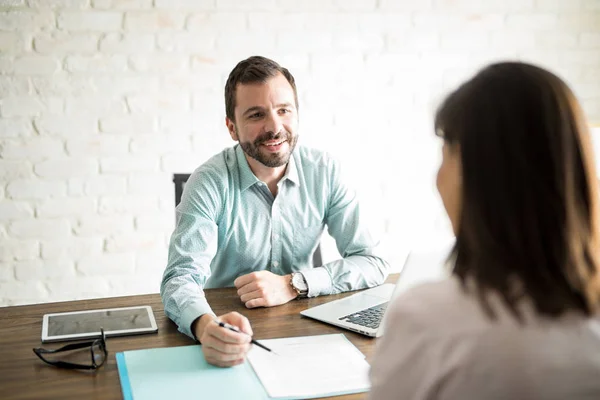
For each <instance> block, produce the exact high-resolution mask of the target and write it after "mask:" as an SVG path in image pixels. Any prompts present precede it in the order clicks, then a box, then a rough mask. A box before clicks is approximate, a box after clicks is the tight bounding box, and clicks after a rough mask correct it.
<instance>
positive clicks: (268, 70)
mask: <svg viewBox="0 0 600 400" xmlns="http://www.w3.org/2000/svg"><path fill="white" fill-rule="evenodd" d="M279 73H280V74H282V75H283V76H284V77H285V79H287V81H288V82H289V83H290V85H291V86H292V89H294V101H295V102H296V109H298V92H297V91H296V81H295V80H294V77H293V76H292V74H291V73H290V71H288V70H287V68H283V67H282V66H281V65H279V64H277V63H276V62H275V61H273V60H270V59H268V58H266V57H262V56H252V57H249V58H247V59H245V60H242V61H240V62H239V63H238V64H237V65H236V66H235V68H234V69H233V70H232V71H231V73H230V74H229V77H228V78H227V83H226V84H225V115H226V116H227V118H229V119H230V120H232V121H235V95H236V92H237V86H238V84H247V83H265V82H266V81H267V80H268V79H269V78H272V77H274V76H276V75H277V74H279Z"/></svg>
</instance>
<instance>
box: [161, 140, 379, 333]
mask: <svg viewBox="0 0 600 400" xmlns="http://www.w3.org/2000/svg"><path fill="white" fill-rule="evenodd" d="M176 214H177V222H176V227H175V231H174V232H173V235H172V236H171V242H170V244H169V259H168V265H167V268H166V270H165V272H164V275H163V280H162V284H161V290H160V291H161V296H162V301H163V304H164V307H165V313H166V314H167V316H168V317H169V318H171V319H172V320H173V321H174V322H175V323H176V324H177V325H178V326H179V330H180V331H181V332H183V333H185V334H186V335H188V336H190V337H192V338H193V337H194V335H193V334H192V332H191V324H192V323H193V322H194V320H195V319H196V318H198V317H199V316H201V315H203V314H206V313H212V310H211V308H210V305H209V304H208V302H207V301H206V298H205V296H204V292H203V289H204V288H207V289H208V288H218V287H228V286H233V281H234V280H235V279H236V278H237V277H239V276H241V275H245V274H248V273H250V272H253V271H261V270H267V271H271V272H273V273H275V274H278V275H286V274H289V273H292V272H295V271H302V274H303V275H304V277H305V278H306V282H307V283H308V288H309V291H308V296H309V297H314V296H319V295H325V294H333V293H339V292H343V291H347V290H356V289H363V288H366V287H372V286H376V285H379V284H381V283H382V282H383V281H384V280H385V279H386V277H387V274H388V269H389V266H388V264H387V262H386V261H384V260H383V259H382V258H381V257H379V256H378V255H377V252H376V247H377V245H378V240H376V239H375V238H374V237H373V235H372V233H371V232H370V231H369V230H368V228H367V226H368V224H367V223H366V221H364V219H363V218H364V217H363V216H362V214H361V212H360V207H359V203H358V200H357V198H356V195H355V193H354V191H352V190H350V189H349V188H348V186H346V184H345V183H344V182H343V180H342V178H341V175H340V166H339V164H338V163H337V162H336V161H334V160H333V159H332V158H331V157H330V156H329V155H328V154H327V153H324V152H321V151H317V150H313V149H308V148H305V147H301V146H297V147H296V149H295V150H294V152H293V154H292V157H290V160H289V163H288V166H287V168H286V172H285V175H284V176H283V178H282V179H281V180H280V181H279V183H278V193H277V196H276V197H274V196H273V195H272V194H271V192H270V191H269V188H268V187H267V185H266V184H265V183H263V182H261V181H260V180H258V178H256V176H255V175H254V174H253V173H252V171H251V170H250V167H249V165H248V161H247V160H246V158H245V156H244V152H243V150H242V149H241V147H240V146H239V145H236V146H234V147H232V148H228V149H225V150H223V152H221V153H220V154H217V155H216V156H214V157H212V158H211V159H210V160H208V161H207V162H206V163H205V164H203V165H201V166H200V167H199V168H198V169H196V171H194V173H193V174H192V175H191V176H190V178H189V180H188V181H187V183H186V185H185V188H184V191H183V195H182V198H181V202H180V203H179V205H178V206H177V210H176ZM325 226H327V228H328V232H329V234H330V235H331V236H332V237H333V238H334V239H335V241H336V245H337V248H338V251H339V253H340V254H341V255H342V257H343V258H342V259H339V260H336V261H333V262H330V263H327V264H325V265H323V266H317V267H315V266H313V265H312V254H313V252H314V251H315V249H316V247H317V245H318V244H319V240H320V237H321V234H322V232H323V229H324V228H325Z"/></svg>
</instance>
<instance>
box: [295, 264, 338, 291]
mask: <svg viewBox="0 0 600 400" xmlns="http://www.w3.org/2000/svg"><path fill="white" fill-rule="evenodd" d="M300 273H301V274H302V275H304V279H306V284H307V285H308V297H317V296H321V295H325V294H331V290H332V287H333V281H332V280H331V276H329V271H327V270H326V269H325V268H323V267H316V268H310V269H304V270H302V271H300Z"/></svg>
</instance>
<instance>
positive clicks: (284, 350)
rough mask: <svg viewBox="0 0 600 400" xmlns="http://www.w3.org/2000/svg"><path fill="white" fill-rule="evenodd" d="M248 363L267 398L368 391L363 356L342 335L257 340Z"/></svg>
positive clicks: (293, 397) (367, 369)
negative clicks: (262, 345)
mask: <svg viewBox="0 0 600 400" xmlns="http://www.w3.org/2000/svg"><path fill="white" fill-rule="evenodd" d="M260 343H261V344H264V345H265V346H267V347H269V348H270V349H271V350H273V351H274V352H275V353H277V354H273V353H269V352H268V351H265V350H263V349H261V348H259V347H256V346H253V348H252V349H251V350H250V352H249V353H248V360H249V361H250V364H251V365H252V368H253V369H254V372H255V373H256V375H257V376H258V378H259V379H260V381H261V383H262V385H263V386H264V388H265V390H266V391H267V393H268V395H269V397H271V398H273V399H299V398H300V399H309V398H314V397H324V396H335V395H341V394H348V393H360V392H366V391H368V390H369V388H370V383H369V376H368V375H369V364H368V363H367V361H366V360H365V356H364V355H363V354H362V353H361V352H360V350H358V349H357V348H356V347H355V346H354V345H353V344H352V343H350V341H349V340H348V339H346V336H344V335H343V334H333V335H317V336H302V337H290V338H281V339H269V340H260Z"/></svg>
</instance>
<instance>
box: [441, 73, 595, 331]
mask: <svg viewBox="0 0 600 400" xmlns="http://www.w3.org/2000/svg"><path fill="white" fill-rule="evenodd" d="M435 129H436V133H437V134H438V135H439V136H441V137H443V139H444V140H445V142H446V143H448V145H450V146H451V148H459V149H460V160H461V163H462V208H461V216H460V222H459V224H460V225H459V227H458V232H457V235H456V236H457V238H456V244H455V247H454V249H453V252H452V254H451V257H450V258H451V259H453V261H454V262H455V264H454V267H453V273H454V274H455V275H457V276H458V277H459V279H460V280H461V281H462V283H463V287H465V288H466V287H467V286H468V285H467V283H468V282H471V281H472V282H473V283H475V287H476V291H477V295H478V298H479V300H480V302H481V304H482V305H483V307H484V309H485V310H486V312H487V313H488V315H490V316H491V317H492V318H493V317H494V315H495V313H494V312H493V310H492V308H491V306H490V304H489V302H488V300H487V299H486V294H487V293H488V292H496V293H499V294H500V296H501V297H502V299H503V300H504V302H505V304H506V305H507V306H508V308H509V310H510V311H511V312H512V313H513V315H515V316H516V317H517V318H519V319H520V313H519V311H518V307H517V305H518V304H517V303H518V302H519V301H520V300H521V299H523V298H528V299H529V300H531V301H532V303H533V305H534V306H535V308H536V310H537V312H538V313H540V314H543V315H547V316H551V317H558V316H560V315H562V314H563V313H565V312H567V311H570V310H575V311H580V312H582V313H584V314H585V315H591V314H593V313H595V312H596V311H597V310H598V309H599V301H600V281H599V279H600V277H599V271H598V267H599V264H598V256H599V254H598V252H599V251H600V248H599V246H598V239H599V237H598V228H599V227H598V187H597V176H596V170H595V164H594V157H593V153H592V145H591V138H590V134H589V131H588V128H587V125H586V122H585V119H584V117H583V113H582V111H581V107H580V105H579V103H578V102H577V100H576V98H575V96H574V95H573V92H572V91H571V90H570V89H569V87H568V86H567V85H566V84H565V83H564V82H563V81H562V80H561V79H560V78H558V77H557V76H556V75H554V74H552V73H550V72H548V71H546V70H544V69H542V68H539V67H536V66H533V65H529V64H524V63H519V62H504V63H497V64H493V65H490V66H488V67H486V68H485V69H483V70H481V71H480V72H479V73H477V75H475V77H473V78H472V79H471V80H469V81H467V82H466V83H464V84H463V85H462V86H460V87H459V88H458V89H457V90H456V91H454V92H452V93H451V94H450V95H449V96H448V97H447V98H446V99H445V101H443V103H442V104H441V106H440V107H439V109H438V111H437V114H436V117H435ZM454 145H458V146H457V147H455V146H454Z"/></svg>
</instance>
